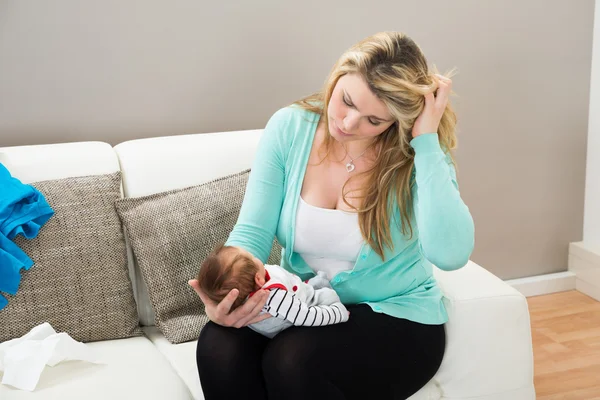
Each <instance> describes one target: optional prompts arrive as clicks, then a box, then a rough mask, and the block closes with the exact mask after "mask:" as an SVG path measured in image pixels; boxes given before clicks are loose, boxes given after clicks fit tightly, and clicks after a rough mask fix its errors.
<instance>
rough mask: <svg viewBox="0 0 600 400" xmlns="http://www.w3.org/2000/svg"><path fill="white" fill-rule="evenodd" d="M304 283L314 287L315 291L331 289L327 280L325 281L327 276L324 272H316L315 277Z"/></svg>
mask: <svg viewBox="0 0 600 400" xmlns="http://www.w3.org/2000/svg"><path fill="white" fill-rule="evenodd" d="M306 283H308V284H309V285H310V286H312V287H314V288H315V289H321V288H324V287H326V288H330V287H331V285H330V284H329V279H327V274H326V273H325V272H324V271H318V272H317V275H315V276H313V277H312V278H310V279H309V280H308V281H307V282H306Z"/></svg>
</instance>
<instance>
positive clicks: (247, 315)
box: [188, 279, 271, 328]
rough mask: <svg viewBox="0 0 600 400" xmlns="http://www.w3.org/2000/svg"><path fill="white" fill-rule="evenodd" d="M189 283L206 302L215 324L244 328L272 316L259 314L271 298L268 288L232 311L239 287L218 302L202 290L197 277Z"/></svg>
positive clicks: (209, 314) (209, 316) (207, 309)
mask: <svg viewBox="0 0 600 400" xmlns="http://www.w3.org/2000/svg"><path fill="white" fill-rule="evenodd" d="M188 284H189V285H190V286H191V287H192V288H193V289H194V291H195V292H196V294H197V295H198V296H200V300H202V302H203V303H204V308H205V311H206V315H207V316H208V318H209V319H210V320H211V321H212V322H214V323H215V324H218V325H221V326H229V327H234V328H242V327H244V326H247V325H250V324H254V323H257V322H260V321H263V320H265V319H267V318H270V317H271V315H270V314H266V313H265V314H263V315H259V314H260V312H261V310H262V309H263V307H264V305H265V304H266V302H267V299H268V298H269V291H268V290H259V291H257V292H256V293H255V294H254V295H253V296H252V297H250V298H249V299H248V300H247V301H246V302H245V303H244V304H242V305H241V306H239V307H238V308H237V309H235V310H233V312H230V310H231V306H232V305H233V302H234V301H235V299H237V297H238V295H239V291H238V290H237V289H232V290H231V291H230V292H229V293H228V294H227V296H225V298H224V299H223V300H221V302H220V303H218V304H217V303H215V302H214V301H212V300H211V299H209V298H208V296H206V295H205V294H204V292H202V290H201V289H200V284H199V283H198V280H197V279H191V280H190V281H188Z"/></svg>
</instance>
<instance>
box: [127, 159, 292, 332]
mask: <svg viewBox="0 0 600 400" xmlns="http://www.w3.org/2000/svg"><path fill="white" fill-rule="evenodd" d="M248 176H249V170H246V171H242V172H240V173H237V174H233V175H229V176H226V177H223V178H219V179H216V180H214V181H211V182H207V183H204V184H201V185H197V186H192V187H188V188H185V189H178V190H171V191H168V192H163V193H157V194H153V195H149V196H144V197H138V198H125V199H120V200H118V201H117V202H116V205H117V212H118V213H119V216H120V217H121V220H122V221H123V224H124V225H125V228H126V231H125V233H126V235H127V237H128V239H129V243H130V244H131V248H132V249H133V253H134V255H135V258H136V260H137V263H138V266H139V269H140V271H141V273H142V277H143V279H144V282H145V283H146V286H147V287H148V295H149V298H150V302H151V303H152V308H153V310H154V313H155V315H156V318H155V324H156V326H157V327H158V329H160V331H161V332H162V333H163V335H165V337H166V338H167V340H169V341H170V342H171V343H181V342H186V341H189V340H195V339H197V338H198V335H199V334H200V331H201V330H202V327H203V326H204V325H205V324H206V323H207V322H208V317H207V316H206V313H205V312H204V305H203V304H202V302H201V301H200V298H199V297H198V296H197V295H196V293H195V292H194V291H193V289H192V288H190V287H189V285H188V284H187V282H188V280H190V279H192V278H195V277H196V276H197V275H198V271H199V268H200V265H201V263H202V261H203V260H204V258H205V257H206V256H207V255H208V254H209V253H210V251H211V250H212V249H213V248H214V246H215V245H216V244H217V243H222V242H225V241H226V240H227V237H228V236H229V233H230V232H231V230H232V229H233V226H234V225H235V223H236V221H237V218H238V215H239V212H240V208H241V205H242V200H243V198H244V192H245V189H246V183H247V182H248ZM280 258H281V247H280V246H279V244H277V243H276V241H274V245H273V249H272V252H271V255H270V257H269V260H268V262H269V263H273V264H276V263H279V260H280Z"/></svg>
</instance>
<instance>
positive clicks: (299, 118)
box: [268, 104, 319, 126]
mask: <svg viewBox="0 0 600 400" xmlns="http://www.w3.org/2000/svg"><path fill="white" fill-rule="evenodd" d="M317 118H319V114H317V113H315V112H313V111H310V110H307V109H305V108H303V107H302V106H300V105H298V104H291V105H289V106H286V107H283V108H280V109H279V110H277V111H276V112H275V113H274V114H273V115H272V116H271V118H270V119H269V122H268V125H274V124H276V125H288V126H298V125H303V124H306V125H310V124H313V123H314V122H315V119H317Z"/></svg>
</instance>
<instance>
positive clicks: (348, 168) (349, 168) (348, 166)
mask: <svg viewBox="0 0 600 400" xmlns="http://www.w3.org/2000/svg"><path fill="white" fill-rule="evenodd" d="M371 145H372V143H371V144H370V145H368V146H367V148H366V149H365V151H363V152H362V153H360V155H359V156H358V157H354V158H352V156H351V155H350V153H348V150H347V149H346V146H344V150H346V154H348V157H350V161H349V162H348V163H347V164H346V171H348V173H350V172H352V171H354V169H355V168H356V165H354V160H358V159H359V158H361V157H362V156H363V155H364V154H365V153H366V152H367V150H369V147H371Z"/></svg>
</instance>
